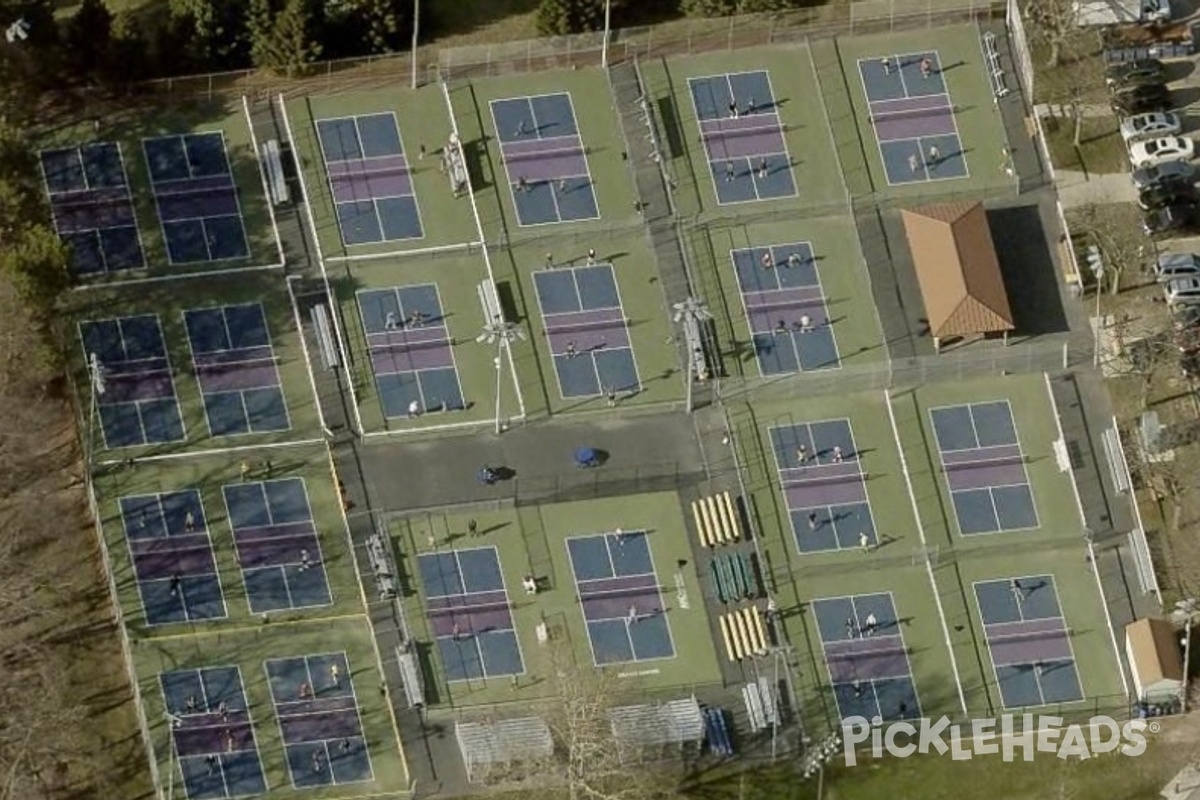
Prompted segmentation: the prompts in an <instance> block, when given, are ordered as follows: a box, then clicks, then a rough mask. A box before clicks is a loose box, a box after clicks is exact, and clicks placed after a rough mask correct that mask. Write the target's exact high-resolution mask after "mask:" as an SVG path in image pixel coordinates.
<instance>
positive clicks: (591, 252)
mask: <svg viewBox="0 0 1200 800" xmlns="http://www.w3.org/2000/svg"><path fill="white" fill-rule="evenodd" d="M595 264H596V248H594V247H592V248H590V249H588V254H587V265H588V266H589V267H592V266H595Z"/></svg>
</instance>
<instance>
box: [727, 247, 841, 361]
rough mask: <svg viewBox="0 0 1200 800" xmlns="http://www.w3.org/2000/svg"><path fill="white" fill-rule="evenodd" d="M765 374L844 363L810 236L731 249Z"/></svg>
mask: <svg viewBox="0 0 1200 800" xmlns="http://www.w3.org/2000/svg"><path fill="white" fill-rule="evenodd" d="M729 256H730V258H731V259H732V261H733V268H734V271H735V272H736V273H737V279H738V289H739V290H740V292H741V296H742V307H743V308H744V309H745V312H746V323H747V324H748V325H749V327H750V335H751V337H752V338H753V341H754V354H755V356H756V357H757V358H758V369H759V372H761V373H762V374H763V375H784V374H789V373H793V372H811V371H813V370H819V369H836V368H838V367H840V366H841V363H842V362H841V356H840V355H839V354H838V347H837V341H836V340H835V339H834V337H833V323H832V321H831V319H830V316H829V306H828V303H827V301H826V298H825V292H824V290H823V289H822V288H821V278H820V276H819V275H818V274H817V260H816V256H815V255H814V254H813V248H812V245H811V244H810V243H809V242H795V243H793V244H778V245H772V246H770V247H747V248H743V249H739V250H731V251H729Z"/></svg>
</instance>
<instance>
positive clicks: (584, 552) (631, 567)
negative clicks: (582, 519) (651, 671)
mask: <svg viewBox="0 0 1200 800" xmlns="http://www.w3.org/2000/svg"><path fill="white" fill-rule="evenodd" d="M567 554H568V556H570V559H571V571H572V573H573V574H574V576H575V588H576V591H577V592H578V597H579V605H580V608H581V610H582V612H583V620H584V623H585V624H586V625H587V630H588V641H589V642H590V643H591V646H592V658H593V660H594V661H595V663H596V666H600V665H603V664H626V663H630V662H635V661H657V660H659V659H664V658H674V657H675V642H674V640H673V639H672V638H671V625H670V622H669V621H668V620H667V613H666V607H665V604H664V603H663V596H662V590H661V589H660V587H659V581H658V575H657V573H656V572H655V570H654V558H653V556H652V555H651V553H650V542H649V540H648V539H647V538H646V532H645V531H623V530H616V531H612V532H609V533H601V534H595V535H592V536H572V537H570V538H568V539H567Z"/></svg>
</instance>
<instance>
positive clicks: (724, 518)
mask: <svg viewBox="0 0 1200 800" xmlns="http://www.w3.org/2000/svg"><path fill="white" fill-rule="evenodd" d="M692 516H693V517H695V520H696V535H697V536H699V537H700V544H701V546H703V547H717V546H718V545H722V544H734V543H736V542H739V541H741V538H742V526H741V522H740V520H739V519H738V511H737V507H736V506H735V505H734V503H733V498H732V497H730V495H729V492H722V493H721V494H717V495H712V496H710V497H701V498H700V499H699V500H693V501H692Z"/></svg>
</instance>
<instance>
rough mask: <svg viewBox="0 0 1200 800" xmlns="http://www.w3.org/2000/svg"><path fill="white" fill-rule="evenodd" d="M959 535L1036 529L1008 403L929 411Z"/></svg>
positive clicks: (999, 402)
mask: <svg viewBox="0 0 1200 800" xmlns="http://www.w3.org/2000/svg"><path fill="white" fill-rule="evenodd" d="M929 414H930V417H931V418H932V420H933V429H934V433H935V435H936V437H937V443H938V450H939V452H940V454H941V460H942V468H943V472H944V473H945V477H946V484H947V486H948V487H949V489H950V495H951V497H952V498H953V500H954V513H955V517H956V518H957V519H958V528H959V530H960V531H961V532H962V534H963V535H964V536H971V535H975V534H982V533H1002V532H1006V531H1020V530H1029V529H1032V528H1037V527H1038V515H1037V508H1036V507H1035V506H1034V502H1033V489H1032V488H1031V487H1030V485H1029V476H1028V474H1027V473H1026V471H1025V457H1024V456H1023V455H1022V453H1021V445H1020V442H1019V441H1018V440H1017V427H1016V423H1015V422H1014V421H1013V416H1012V408H1011V407H1010V406H1009V403H1008V401H1007V400H996V401H992V402H986V403H968V404H966V405H958V406H942V407H940V408H934V409H930V412H929Z"/></svg>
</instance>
